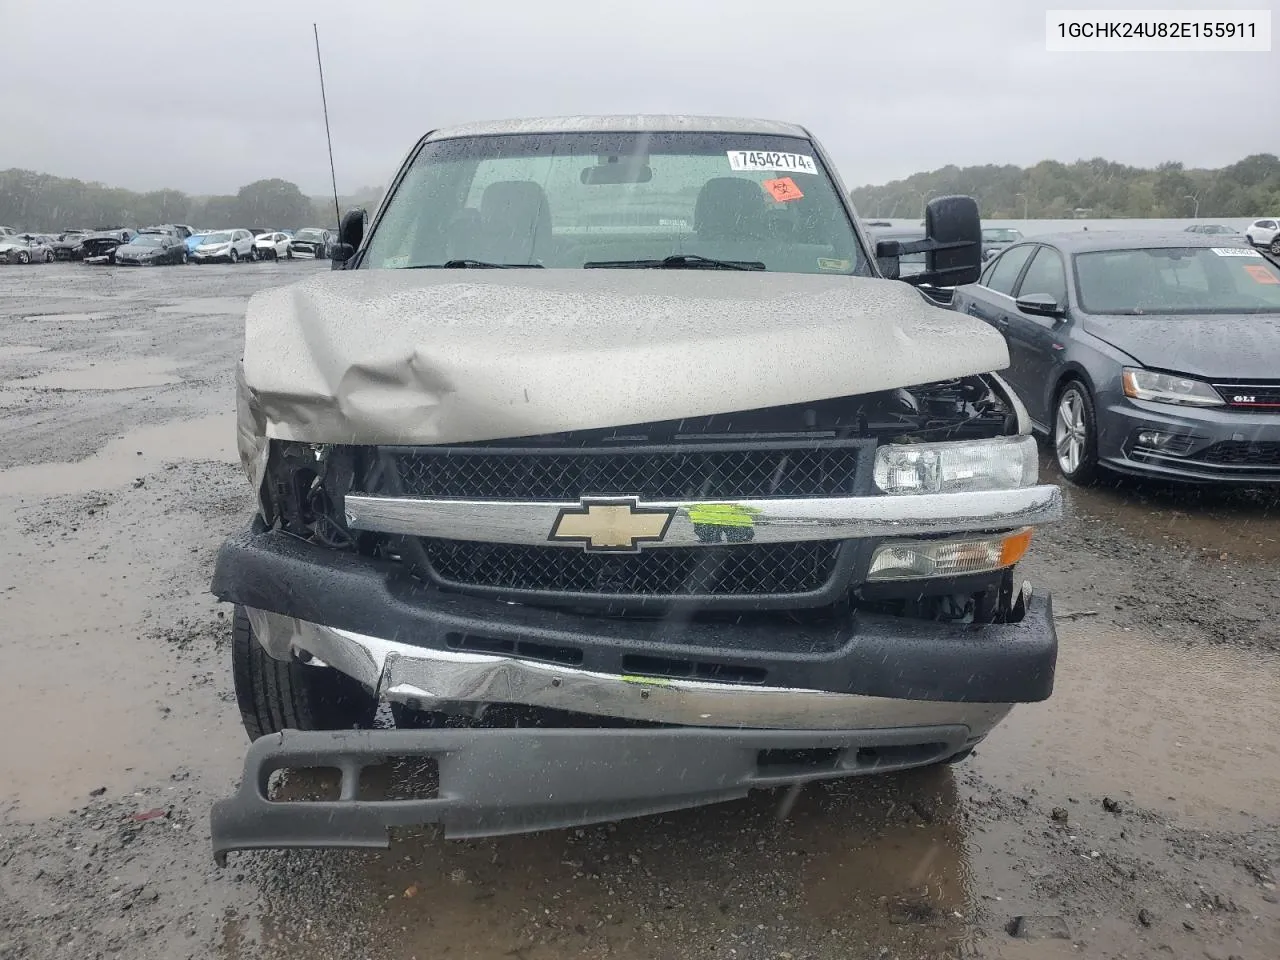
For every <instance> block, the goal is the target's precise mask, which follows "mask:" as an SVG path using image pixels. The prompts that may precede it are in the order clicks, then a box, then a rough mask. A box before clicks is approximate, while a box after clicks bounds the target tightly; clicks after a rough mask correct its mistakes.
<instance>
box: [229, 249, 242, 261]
mask: <svg viewBox="0 0 1280 960" xmlns="http://www.w3.org/2000/svg"><path fill="white" fill-rule="evenodd" d="M228 259H229V260H230V261H231V262H232V263H239V261H240V254H238V253H236V248H235V247H232V248H231V253H230V254H229V256H228Z"/></svg>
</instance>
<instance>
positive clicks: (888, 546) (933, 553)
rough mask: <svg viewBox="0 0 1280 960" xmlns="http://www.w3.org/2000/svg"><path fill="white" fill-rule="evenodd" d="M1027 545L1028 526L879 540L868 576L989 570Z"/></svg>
mask: <svg viewBox="0 0 1280 960" xmlns="http://www.w3.org/2000/svg"><path fill="white" fill-rule="evenodd" d="M1030 545H1031V528H1030V527H1024V528H1023V529H1021V530H1015V531H1014V532H1012V533H1005V534H1000V535H998V536H994V537H983V538H980V539H964V540H959V539H956V540H899V541H890V542H889V543H882V544H881V545H880V546H878V547H876V552H875V553H874V554H873V555H872V558H871V569H870V571H869V572H868V574H867V579H868V580H917V579H923V578H926V577H954V576H960V575H962V574H966V573H990V572H991V571H993V570H1002V569H1004V568H1005V567H1012V566H1013V565H1014V564H1015V563H1017V562H1018V561H1019V560H1021V559H1022V558H1023V557H1024V556H1025V555H1026V552H1027V548H1028V547H1029V546H1030Z"/></svg>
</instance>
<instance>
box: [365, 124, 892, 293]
mask: <svg viewBox="0 0 1280 960" xmlns="http://www.w3.org/2000/svg"><path fill="white" fill-rule="evenodd" d="M699 258H702V259H699ZM461 261H467V262H469V263H471V264H477V263H484V264H501V265H519V266H527V265H538V266H543V267H549V268H557V267H559V268H578V269H581V268H582V267H584V266H586V265H592V266H605V265H609V266H637V267H654V268H664V267H665V268H670V267H673V266H678V267H680V268H682V269H700V268H708V269H709V268H711V267H712V264H711V263H710V261H722V262H723V261H730V262H746V263H750V264H753V265H755V266H756V268H757V269H758V265H759V264H761V263H763V264H764V268H765V269H767V270H774V271H780V272H786V273H833V274H862V275H869V274H870V273H871V269H870V267H869V266H868V265H867V262H866V258H865V257H864V256H863V254H862V251H861V249H860V247H859V245H858V241H857V237H856V234H855V233H854V230H853V226H852V224H851V222H850V218H849V214H848V213H847V210H846V208H845V206H844V204H842V203H841V201H840V197H839V195H838V193H837V190H836V187H835V184H834V183H833V181H832V178H831V177H830V175H829V174H828V173H827V171H826V169H825V168H824V167H823V165H822V162H821V160H820V159H819V158H818V157H817V156H816V155H815V151H814V148H813V144H812V143H811V142H809V141H808V140H804V139H797V138H792V137H781V136H760V135H736V134H734V135H730V134H709V133H662V134H658V133H646V134H599V133H579V134H574V133H566V134H529V135H511V136H483V137H464V138H458V139H450V140H441V141H438V142H433V143H427V144H426V145H425V146H424V147H423V148H422V150H421V151H420V152H419V153H418V155H417V156H416V157H415V158H414V160H413V162H412V164H411V165H410V167H409V169H408V170H407V171H406V172H405V175H404V177H403V179H402V181H401V183H400V184H399V186H398V187H397V188H396V189H395V192H394V194H393V195H392V196H391V198H390V200H389V201H388V203H387V206H386V209H385V211H384V213H383V215H382V217H381V219H380V221H379V222H378V223H377V225H376V226H375V228H374V232H373V235H372V236H371V237H370V239H369V242H368V245H367V249H366V253H365V255H364V257H363V258H362V262H361V266H362V267H373V268H392V269H394V268H413V267H431V266H435V267H439V266H442V265H445V264H454V263H456V262H461Z"/></svg>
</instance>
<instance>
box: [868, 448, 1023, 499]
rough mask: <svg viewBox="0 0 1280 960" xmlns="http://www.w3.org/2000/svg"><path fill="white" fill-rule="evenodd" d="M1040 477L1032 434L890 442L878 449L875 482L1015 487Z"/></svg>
mask: <svg viewBox="0 0 1280 960" xmlns="http://www.w3.org/2000/svg"><path fill="white" fill-rule="evenodd" d="M1039 478H1040V458H1039V454H1038V451H1037V450H1036V442H1035V440H1034V439H1033V438H1032V437H1029V436H1018V437H996V438H995V439H992V440H964V441H955V442H952V443H890V444H885V445H884V446H882V447H878V448H877V449H876V464H875V482H876V486H877V487H879V488H880V489H881V490H882V491H883V492H885V493H891V494H910V493H961V492H965V491H971V490H1014V489H1017V488H1019V487H1030V486H1034V485H1035V484H1036V482H1037V481H1038V480H1039Z"/></svg>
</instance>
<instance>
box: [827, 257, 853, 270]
mask: <svg viewBox="0 0 1280 960" xmlns="http://www.w3.org/2000/svg"><path fill="white" fill-rule="evenodd" d="M852 266H853V261H851V260H836V259H831V258H828V257H819V258H818V269H819V270H840V271H844V270H848V269H849V268H850V267H852Z"/></svg>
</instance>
